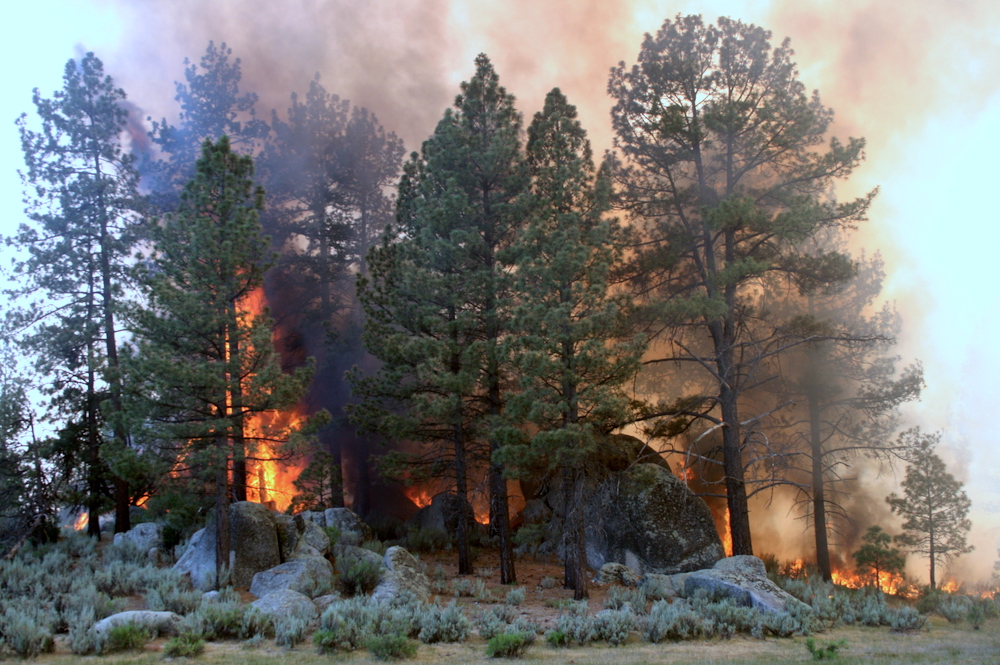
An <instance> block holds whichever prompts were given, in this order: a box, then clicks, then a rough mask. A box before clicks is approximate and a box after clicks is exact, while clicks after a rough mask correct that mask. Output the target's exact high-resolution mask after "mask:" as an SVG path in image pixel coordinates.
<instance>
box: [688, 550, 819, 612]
mask: <svg viewBox="0 0 1000 665" xmlns="http://www.w3.org/2000/svg"><path fill="white" fill-rule="evenodd" d="M729 559H736V561H729V560H727V559H722V560H721V561H719V562H718V563H717V564H716V565H715V567H714V568H712V569H710V570H699V571H696V572H693V573H691V574H689V575H688V576H687V579H686V580H685V581H684V592H685V593H686V594H687V596H688V597H691V596H693V595H694V592H695V591H697V590H698V589H708V590H710V591H713V592H717V593H723V594H725V595H726V596H728V597H730V598H732V599H733V600H734V601H735V602H736V603H737V604H739V605H742V606H744V607H755V608H756V609H758V610H760V611H761V612H772V613H776V612H787V611H788V610H789V608H790V607H792V606H793V605H796V606H799V605H801V606H803V608H805V607H807V606H806V605H805V603H803V602H802V601H800V600H799V599H797V598H795V597H794V596H792V595H791V594H790V593H788V592H787V591H785V590H784V589H782V588H781V587H779V586H778V585H777V584H775V583H774V582H772V581H771V580H770V579H768V577H767V575H766V574H765V573H764V562H762V561H761V560H760V559H757V557H754V556H739V557H729ZM754 559H755V560H756V561H753V560H754ZM727 561H728V562H727Z"/></svg>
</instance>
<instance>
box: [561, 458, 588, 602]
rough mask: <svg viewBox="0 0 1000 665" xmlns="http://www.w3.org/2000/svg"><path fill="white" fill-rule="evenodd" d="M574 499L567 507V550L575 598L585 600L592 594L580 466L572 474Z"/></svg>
mask: <svg viewBox="0 0 1000 665" xmlns="http://www.w3.org/2000/svg"><path fill="white" fill-rule="evenodd" d="M571 486H572V501H571V503H570V505H569V506H568V507H567V510H568V512H569V516H570V519H569V538H567V539H566V551H567V552H570V551H572V553H573V555H572V557H567V558H566V561H567V564H570V562H572V563H571V565H572V566H573V574H572V578H573V599H574V600H584V599H585V598H588V597H589V596H590V594H589V593H588V591H587V569H586V566H587V549H586V542H585V538H584V535H585V534H584V529H585V524H584V520H583V509H584V505H583V504H584V501H583V473H582V471H581V469H580V468H576V469H574V470H573V474H572V485H571Z"/></svg>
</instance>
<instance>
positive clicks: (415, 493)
mask: <svg viewBox="0 0 1000 665" xmlns="http://www.w3.org/2000/svg"><path fill="white" fill-rule="evenodd" d="M403 494H405V495H406V498H407V499H409V500H410V501H412V502H413V503H415V504H416V506H417V508H426V507H427V506H429V505H431V499H433V498H434V497H432V496H431V493H430V491H429V490H428V489H427V488H426V487H418V486H416V485H414V486H411V487H405V488H403Z"/></svg>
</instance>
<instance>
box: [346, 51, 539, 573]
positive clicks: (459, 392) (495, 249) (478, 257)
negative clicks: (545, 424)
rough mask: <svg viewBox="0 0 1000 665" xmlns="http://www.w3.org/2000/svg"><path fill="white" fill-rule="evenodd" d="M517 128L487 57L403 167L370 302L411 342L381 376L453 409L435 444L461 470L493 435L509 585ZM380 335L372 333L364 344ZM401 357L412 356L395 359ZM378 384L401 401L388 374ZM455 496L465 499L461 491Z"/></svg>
mask: <svg viewBox="0 0 1000 665" xmlns="http://www.w3.org/2000/svg"><path fill="white" fill-rule="evenodd" d="M520 131H521V116H520V114H519V113H518V112H517V110H516V108H515V107H514V98H513V96H512V95H509V94H508V93H507V91H506V90H505V89H504V88H503V87H501V86H500V84H499V77H498V76H497V74H496V71H495V70H494V69H493V66H492V64H491V63H490V61H489V58H487V57H486V56H485V55H480V56H479V57H477V58H476V75H475V76H474V77H473V78H472V79H471V80H469V81H467V82H464V83H462V84H461V93H460V94H459V95H458V97H457V98H456V100H455V108H454V109H448V110H447V111H445V115H444V117H443V118H442V119H441V121H440V122H439V123H438V125H437V127H436V128H435V131H434V135H433V136H432V137H431V138H430V139H428V140H427V141H426V142H425V143H424V145H423V149H422V152H421V154H420V155H414V156H413V157H412V159H411V160H410V162H409V163H408V164H407V165H406V167H405V171H404V176H403V179H402V181H401V183H400V190H399V203H398V211H397V220H398V225H399V228H398V229H393V230H392V231H391V232H390V233H389V234H387V239H386V241H385V243H384V244H383V247H382V248H381V249H379V250H378V251H377V252H373V254H372V257H373V259H372V260H371V261H369V268H370V270H371V271H372V281H371V282H370V284H371V285H372V286H371V287H368V286H367V283H366V287H365V288H371V289H372V290H371V291H369V292H367V293H366V294H365V295H364V296H363V302H364V301H365V300H367V301H368V302H367V303H366V304H365V307H366V312H368V317H369V325H370V326H371V325H379V323H378V317H382V321H383V323H382V324H381V325H383V326H387V327H390V328H391V327H393V326H396V325H398V326H399V329H400V334H402V335H403V337H402V338H400V339H399V341H398V343H396V344H393V345H392V348H391V349H386V350H379V349H377V348H373V347H372V346H371V345H369V347H368V348H369V350H370V351H371V352H372V353H373V355H375V356H376V357H378V358H380V359H381V360H383V361H384V362H385V363H386V365H385V367H384V368H383V370H380V376H382V377H388V376H389V373H391V372H395V371H399V372H401V373H402V375H410V376H411V377H412V380H413V381H415V382H416V384H415V387H416V386H421V387H420V388H419V391H421V392H422V394H427V393H428V392H434V391H435V390H438V392H439V393H440V397H441V398H442V401H443V403H446V404H447V406H445V407H442V406H441V404H442V401H439V400H438V399H437V397H438V395H435V396H434V397H428V398H426V399H427V400H428V402H430V403H433V404H434V405H435V406H434V407H433V415H430V414H428V415H430V417H429V419H428V420H429V421H430V422H436V423H447V425H446V427H447V428H448V429H446V430H445V431H443V432H441V433H440V435H439V436H438V440H439V441H449V442H451V444H452V448H453V450H454V452H455V455H456V468H458V467H459V466H461V465H462V464H463V463H462V462H460V461H458V460H459V459H460V458H464V456H465V454H466V451H467V450H468V446H469V444H471V443H472V441H471V440H469V438H468V437H469V436H470V435H471V436H474V437H476V438H478V439H480V440H482V439H484V438H485V443H486V446H487V447H488V448H489V458H488V459H489V465H488V474H489V488H490V529H491V530H492V531H493V532H494V533H495V534H496V536H497V538H498V541H499V546H500V579H501V582H502V583H503V584H512V583H514V582H515V581H516V577H515V572H514V559H513V544H512V539H511V531H510V519H509V514H508V501H507V483H506V479H505V478H504V476H503V468H502V465H501V464H500V463H499V459H500V457H499V455H497V453H498V451H499V450H500V447H501V442H500V440H499V438H498V437H497V436H496V432H497V431H498V428H500V427H501V426H502V425H503V417H504V409H505V406H506V394H505V392H506V388H507V386H506V385H505V382H506V380H507V377H508V375H509V373H510V370H511V367H510V358H509V354H508V353H507V350H506V348H505V341H504V340H505V338H506V336H507V334H508V333H509V331H510V318H511V302H512V295H513V294H512V288H513V275H512V266H511V257H510V249H511V247H512V245H513V243H514V240H515V238H516V236H517V233H518V231H519V230H520V229H521V228H522V226H523V224H524V212H525V202H526V200H525V192H526V188H527V184H528V177H527V170H526V168H525V165H524V157H523V154H522V150H521V143H520V136H519V133H520ZM397 239H398V243H396V242H395V241H396V240H397ZM395 244H398V247H395ZM421 280H424V283H422V284H421ZM405 294H415V295H416V300H415V301H414V302H413V303H412V304H411V303H408V302H407V301H406V300H405V297H406V295H405ZM373 305H374V308H373ZM378 309H382V311H381V312H379V311H377V310H378ZM424 328H426V332H425V330H424ZM375 329H376V328H370V329H369V331H366V333H365V335H366V340H371V339H372V332H371V330H375ZM419 345H427V349H426V354H427V359H428V363H427V364H426V365H424V364H420V363H419V358H418V357H417V356H416V355H412V354H414V352H415V350H416V347H418V346H419ZM400 349H405V352H406V353H408V354H411V355H409V356H408V358H400V357H398V356H397V357H395V358H391V359H387V358H388V355H387V354H389V353H395V354H398V353H399V350H400ZM380 354H383V355H386V357H383V355H380ZM414 361H417V363H416V364H413V363H414ZM394 363H398V366H394ZM424 368H426V369H424ZM470 382H471V383H470ZM381 384H382V385H383V386H385V388H386V389H387V390H388V392H389V394H392V390H393V389H392V386H391V385H390V383H389V381H388V379H387V378H386V379H385V380H382V381H381ZM435 386H439V387H438V388H435ZM373 389H374V386H373V385H370V384H369V385H366V386H362V387H360V388H358V389H357V390H359V394H361V395H367V394H370V392H371V391H372V390H373ZM376 392H377V391H376ZM407 400H408V401H409V402H410V403H411V404H414V403H416V402H417V401H418V400H415V399H414V398H407ZM368 403H369V404H371V403H373V402H371V401H370V400H369V401H368ZM374 403H377V399H376V402H374ZM421 408H423V407H422V406H421ZM364 409H367V407H366V406H364V405H362V406H359V407H358V409H357V410H356V411H355V413H357V414H358V416H357V417H363V418H364V419H365V420H370V418H369V417H368V416H362V415H361V414H362V413H363V412H364ZM441 409H444V410H445V411H448V412H450V414H451V415H450V416H448V415H446V414H444V413H442V412H441ZM418 420H421V418H418ZM470 427H471V428H472V429H471V430H470ZM458 493H459V500H460V501H463V500H464V497H463V490H462V489H461V488H459V489H458ZM459 514H461V512H460V513H459ZM459 522H460V523H462V520H459Z"/></svg>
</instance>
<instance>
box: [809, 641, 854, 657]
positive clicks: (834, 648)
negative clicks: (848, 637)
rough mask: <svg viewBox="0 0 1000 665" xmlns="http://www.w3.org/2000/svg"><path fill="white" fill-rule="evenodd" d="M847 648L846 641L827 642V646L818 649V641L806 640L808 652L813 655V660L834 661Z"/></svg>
mask: <svg viewBox="0 0 1000 665" xmlns="http://www.w3.org/2000/svg"><path fill="white" fill-rule="evenodd" d="M845 646H847V642H846V641H845V640H838V641H836V642H827V643H826V645H824V646H822V647H817V646H816V640H814V639H813V638H811V637H810V638H807V639H806V650H807V651H809V653H810V654H812V659H813V660H833V659H834V658H836V657H837V655H838V652H839V651H840V650H841V649H843V648H844V647H845Z"/></svg>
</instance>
